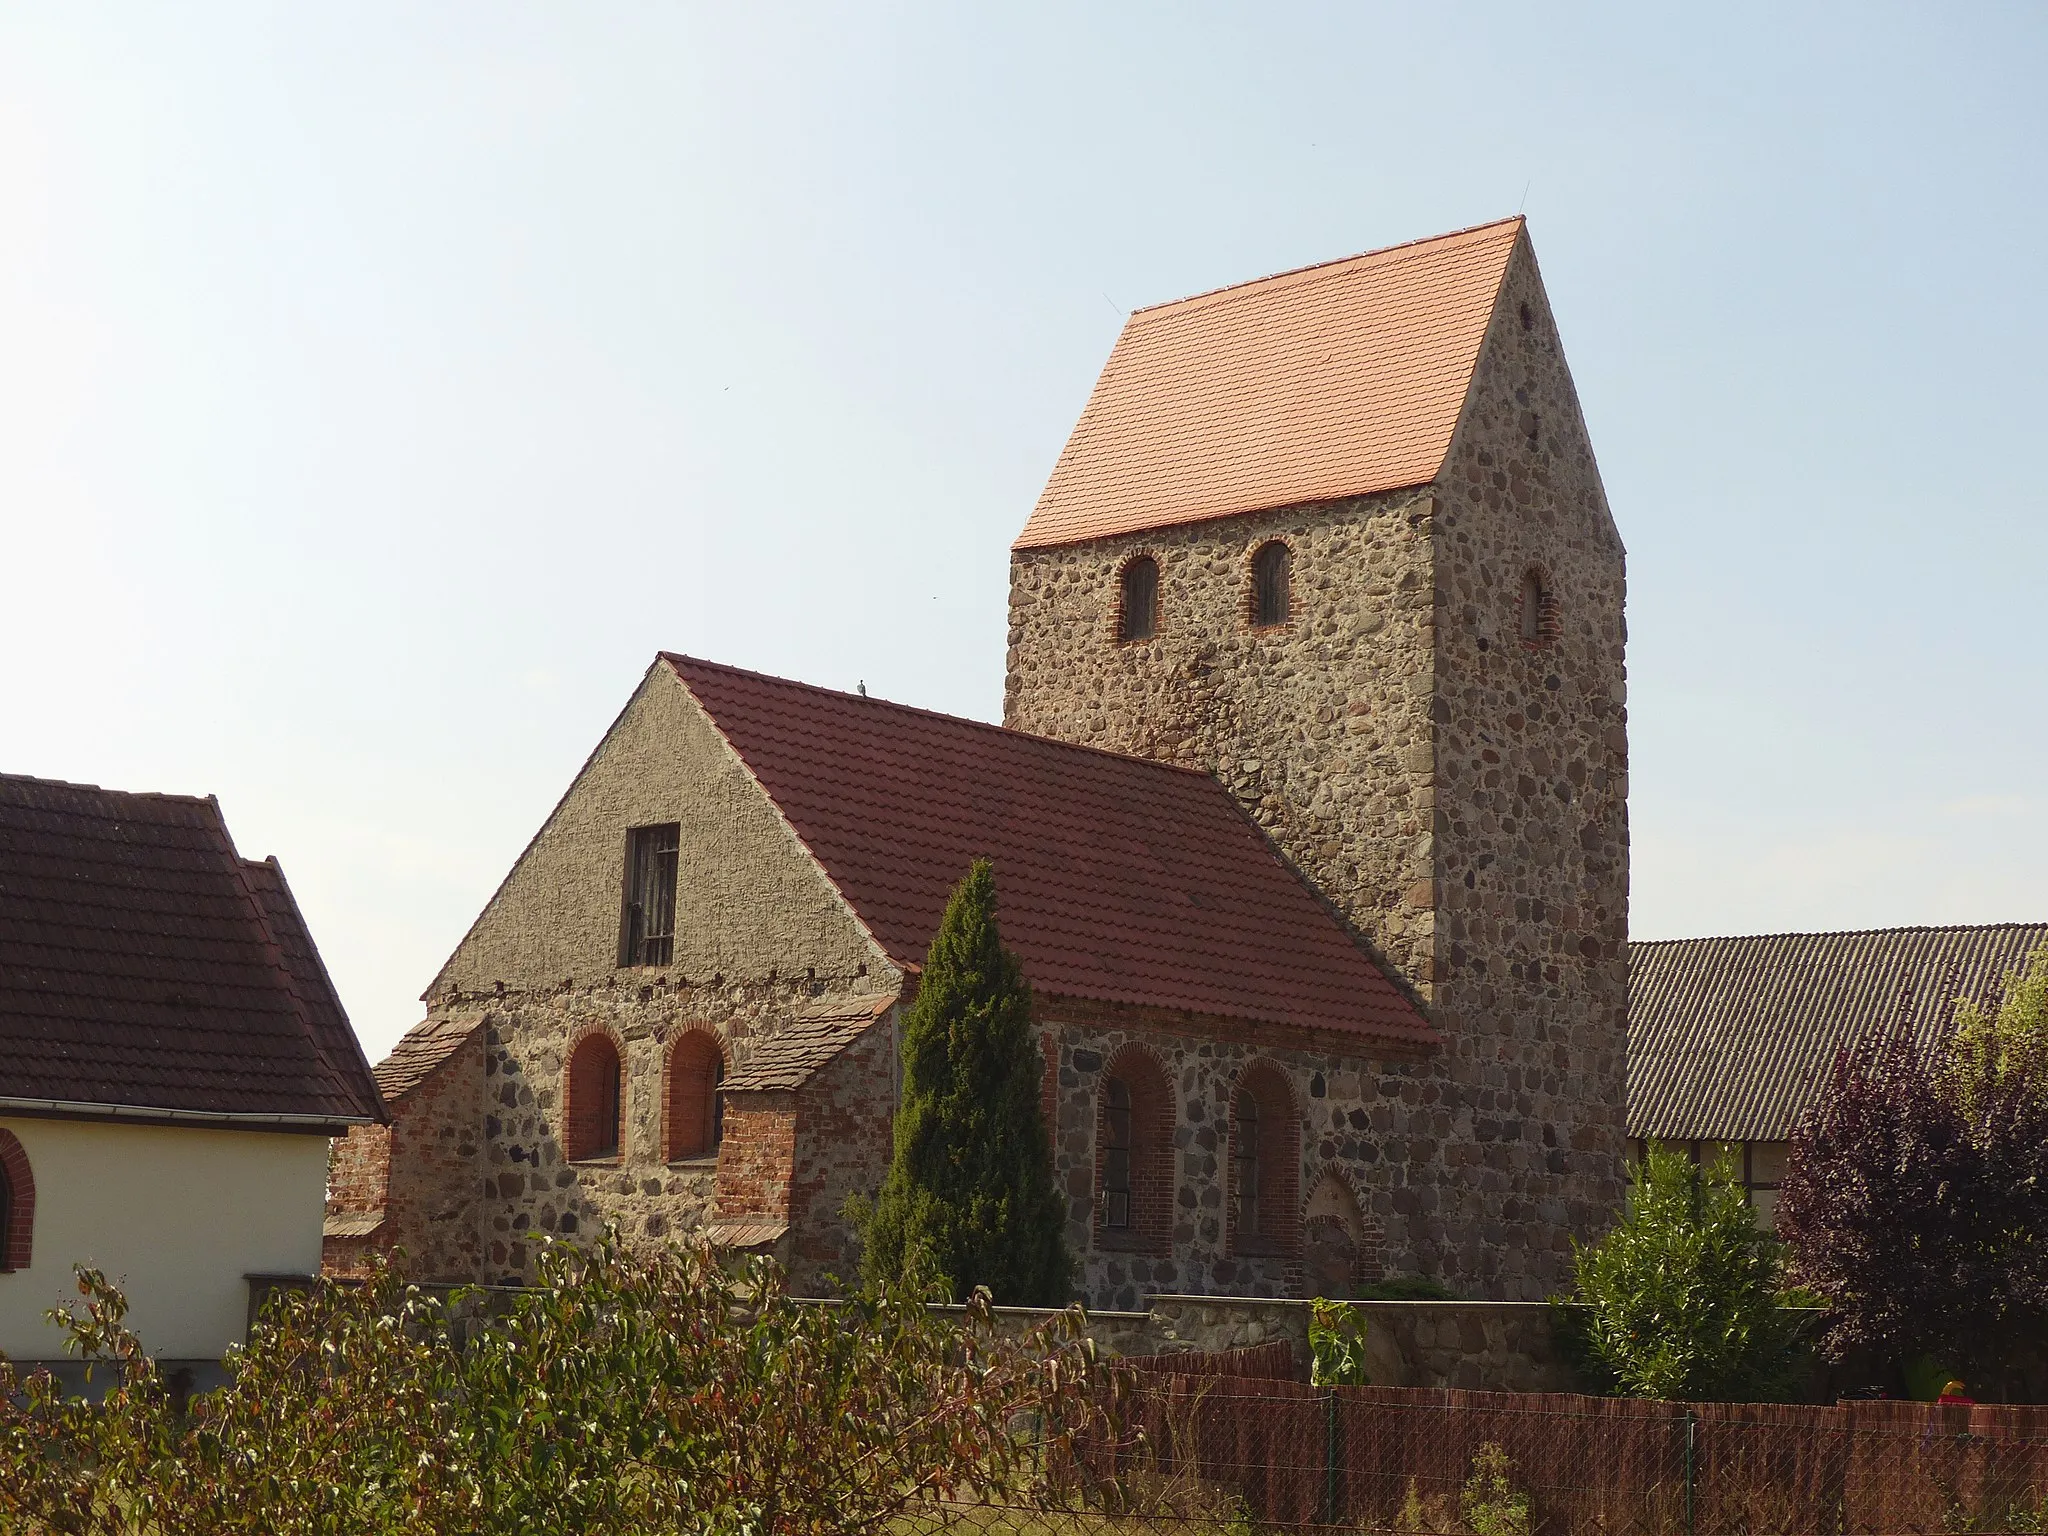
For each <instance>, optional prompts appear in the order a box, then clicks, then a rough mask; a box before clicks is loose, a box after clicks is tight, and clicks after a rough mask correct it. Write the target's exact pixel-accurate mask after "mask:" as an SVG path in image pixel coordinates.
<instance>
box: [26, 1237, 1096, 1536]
mask: <svg viewBox="0 0 2048 1536" xmlns="http://www.w3.org/2000/svg"><path fill="white" fill-rule="evenodd" d="M540 1270H541V1275H542V1279H543V1284H542V1285H541V1286H540V1287H538V1288H536V1289H535V1290H533V1291H530V1292H524V1293H519V1294H517V1295H515V1296H513V1297H511V1298H510V1299H509V1300H506V1299H505V1298H503V1297H502V1295H500V1296H496V1297H486V1296H483V1295H480V1294H479V1293H474V1292H472V1293H468V1294H467V1295H463V1294H461V1293H458V1295H457V1297H456V1299H455V1300H454V1301H453V1302H451V1303H450V1304H447V1305H444V1304H442V1303H441V1302H439V1301H437V1300H436V1299H434V1298H433V1297H431V1296H429V1295H427V1294H425V1293H423V1292H421V1291H419V1290H418V1289H416V1288H412V1287H408V1286H406V1285H404V1284H403V1283H401V1282H400V1281H399V1280H398V1279H396V1278H395V1277H394V1276H392V1275H391V1274H389V1273H388V1272H384V1273H379V1274H378V1275H376V1276H375V1277H374V1278H373V1279H372V1280H371V1281H370V1282H369V1283H368V1284H367V1285H364V1286H361V1287H353V1286H339V1285H322V1286H319V1287H316V1288H315V1289H314V1290H313V1291H311V1292H310V1293H308V1294H305V1295H300V1296H291V1297H283V1298H280V1299H279V1300H278V1301H277V1302H276V1303H274V1305H273V1307H272V1309H271V1311H270V1312H269V1314H268V1316H267V1317H266V1320H265V1321H264V1322H262V1323H260V1324H259V1325H258V1326H257V1328H256V1329H255V1330H254V1331H253V1333H252V1335H251V1339H250V1343H249V1345H248V1347H247V1349H246V1350H244V1351H242V1352H240V1353H239V1354H238V1355H237V1356H236V1357H235V1358H234V1360H233V1367H234V1369H233V1379H232V1382H231V1384H230V1385H229V1386H227V1387H225V1388H223V1389H222V1390H220V1391H219V1392H216V1393H210V1394H206V1395H204V1396H201V1397H199V1398H197V1399H195V1400H194V1401H193V1402H192V1404H191V1406H190V1409H189V1411H188V1412H185V1413H181V1412H180V1411H179V1410H178V1409H177V1408H176V1407H175V1406H174V1405H173V1403H172V1401H171V1398H170V1395H169V1393H168V1392H167V1391H166V1389H165V1384H164V1383H163V1381H162V1380H161V1379H160V1378H159V1377H158V1375H157V1373H156V1370H155V1367H154V1366H153V1365H152V1364H151V1363H150V1361H149V1360H148V1358H147V1356H145V1355H144V1354H143V1353H142V1351H141V1349H140V1347H139V1345H138V1344H137V1343H136V1341H135V1338H134V1336H133V1335H132V1334H130V1333H129V1332H128V1331H127V1330H126V1328H125V1326H124V1325H123V1315H124V1312H125V1304H124V1302H123V1301H122V1299H121V1296H120V1294H119V1292H118V1291H116V1290H115V1289H113V1288H112V1287H111V1286H109V1285H108V1284H107V1283H106V1281H105V1279H104V1277H102V1276H100V1275H99V1274H97V1273H94V1272H92V1271H81V1273H80V1288H81V1290H82V1292H83V1293H84V1294H85V1297H86V1302H85V1305H84V1306H83V1308H80V1309H73V1310H72V1311H70V1312H59V1313H53V1314H52V1316H53V1318H54V1319H59V1320H61V1321H62V1323H63V1325H64V1326H65V1327H66V1328H67V1329H68V1331H69V1333H70V1341H71V1343H72V1344H73V1345H75V1346H76V1347H78V1348H79V1349H80V1350H82V1351H83V1352H84V1353H85V1355H86V1356H87V1358H88V1360H90V1361H93V1362H95V1363H96V1366H97V1368H98V1369H101V1370H107V1369H109V1368H111V1370H112V1371H113V1372H114V1374H115V1377H116V1385H115V1387H114V1389H113V1390H112V1391H111V1392H110V1393H109V1394H108V1395H107V1397H106V1399H105V1400H104V1401H103V1402H102V1403H101V1404H99V1405H97V1406H92V1405H88V1404H85V1403H83V1402H80V1401H77V1400H67V1399H65V1397H64V1396H63V1394H62V1393H61V1392H60V1391H59V1390H58V1389H57V1387H56V1385H55V1384H54V1382H52V1381H51V1380H50V1378H49V1376H48V1374H47V1373H37V1375H35V1376H32V1377H30V1378H28V1379H26V1380H17V1379H16V1377H15V1375H14V1373H13V1370H12V1368H11V1367H10V1366H8V1365H6V1364H5V1362H4V1361H0V1529H5V1530H7V1531H10V1532H14V1531H24V1530H25V1531H29V1532H47V1533H72V1532H78V1533H84V1532H93V1533H107V1536H145V1533H147V1536H167V1533H171V1532H176V1533H178V1536H227V1533H236V1536H258V1533H262V1536H273V1533H274V1536H316V1533H317V1536H342V1533H350V1536H355V1533H362V1536H383V1533H398V1532H408V1533H415V1532H434V1533H436V1536H440V1533H463V1536H468V1533H475V1536H498V1533H506V1536H510V1533H514V1532H516V1533H519V1536H555V1533H560V1536H569V1533H572V1532H573V1533H577V1536H584V1533H591V1536H602V1533H616V1536H627V1533H631V1536H665V1533H671V1532H683V1531H689V1532H699V1533H709V1532H731V1533H735V1536H737V1533H739V1532H743V1531H744V1532H748V1533H761V1536H770V1533H778V1536H779V1533H824V1532H828V1531H829V1532H871V1531H881V1530H884V1529H887V1528H888V1527H889V1526H890V1525H891V1523H892V1522H894V1521H896V1520H898V1519H900V1518H901V1517H902V1516H903V1514H904V1513H905V1512H906V1511H907V1510H911V1509H913V1508H915V1507H916V1506H917V1505H919V1504H920V1503H921V1502H924V1501H927V1500H931V1499H936V1498H955V1497H975V1496H986V1495H991V1494H1008V1495H1012V1496H1018V1495H1030V1494H1032V1493H1033V1492H1034V1491H1041V1492H1042V1491H1044V1490H1045V1488H1046V1485H1047V1479H1048V1477H1049V1475H1050V1474H1049V1473H1048V1470H1047V1469H1048V1467H1055V1468H1071V1467H1073V1466H1074V1465H1075V1463H1074V1459H1073V1458H1072V1457H1071V1456H1070V1455H1063V1454H1061V1450H1062V1448H1063V1447H1067V1446H1070V1445H1071V1443H1072V1440H1073V1437H1074V1435H1075V1434H1076V1433H1078V1432H1080V1431H1081V1430H1082V1429H1083V1428H1085V1427H1086V1426H1087V1425H1088V1424H1089V1423H1091V1422H1093V1417H1092V1416H1093V1414H1094V1412H1095V1410H1094V1409H1093V1407H1092V1406H1091V1405H1092V1403H1093V1401H1094V1398H1093V1396H1092V1388H1091V1385H1090V1378H1091V1374H1092V1366H1091V1358H1092V1357H1091V1355H1090V1353H1089V1351H1088V1350H1087V1348H1086V1347H1085V1345H1082V1344H1080V1343H1078V1342H1077V1341H1078V1337H1079V1316H1078V1313H1071V1314H1067V1315H1066V1316H1065V1317H1063V1318H1062V1319H1060V1320H1058V1325H1057V1327H1056V1328H1055V1329H1054V1330H1053V1331H1052V1332H1051V1333H1048V1334H1045V1335H1042V1336H1040V1337H1036V1338H1030V1339H1025V1340H1018V1341H1011V1342H1006V1341H1004V1340H1001V1339H999V1338H997V1337H996V1335H995V1332H994V1329H993V1319H992V1318H991V1316H990V1313H989V1308H988V1300H987V1296H986V1293H977V1294H976V1295H975V1296H974V1297H973V1298H972V1299H971V1300H970V1301H969V1303H968V1306H967V1313H966V1321H965V1323H964V1324H962V1323H961V1322H959V1321H958V1320H957V1319H952V1318H941V1317H938V1316H935V1315H933V1314H932V1313H931V1312H930V1311H929V1309H928V1308H927V1307H925V1306H924V1305H923V1304H922V1298H920V1297H918V1296H916V1295H914V1294H912V1293H909V1292H903V1291H897V1292H884V1293H882V1294H879V1295H877V1296H873V1297H869V1298H866V1299H861V1300H856V1301H853V1302H850V1303H847V1304H845V1305H844V1306H843V1307H837V1308H827V1307H820V1306H816V1305H800V1304H797V1303H795V1302H793V1301H792V1300H791V1299H790V1297H789V1296H788V1295H787V1293H786V1291H785V1289H784V1287H783V1283H782V1279H781V1277H780V1275H779V1274H778V1273H777V1272H776V1271H775V1270H774V1268H773V1267H772V1266H770V1265H768V1264H766V1263H765V1262H759V1261H757V1262H755V1263H753V1264H751V1265H749V1266H748V1267H746V1268H744V1269H743V1270H741V1271H740V1272H738V1273H729V1272H727V1271H726V1270H724V1269H723V1268H721V1267H720V1265H719V1264H717V1263H716V1262H714V1261H713V1260H712V1258H711V1257H710V1256H709V1255H708V1254H707V1253H705V1252H702V1251H690V1252H677V1251H670V1252H667V1253H665V1254H662V1255H659V1256H656V1257H653V1258H637V1257H634V1256H632V1255H629V1254H628V1253H626V1252H624V1251H623V1250H621V1249H620V1248H619V1247H618V1246H617V1244H616V1243H615V1242H613V1241H612V1240H611V1239H609V1238H607V1239H606V1240H604V1241H603V1242H601V1243H599V1244H598V1245H596V1246H594V1247H593V1248H591V1249H588V1250H581V1249H577V1248H575V1247H572V1246H569V1245H565V1244H554V1243H549V1244H547V1245H546V1246H545V1247H544V1248H543V1251H542V1253H541V1256H540ZM487 1302H501V1303H503V1304H502V1305H497V1306H496V1307H495V1315H493V1307H492V1306H489V1305H486V1303H487ZM1027 1425H1028V1426H1029V1427H1030V1428H1031V1430H1032V1433H1031V1434H1030V1435H1028V1436H1027V1435H1021V1434H1019V1433H1018V1431H1019V1429H1020V1428H1022V1427H1024V1426H1027Z"/></svg>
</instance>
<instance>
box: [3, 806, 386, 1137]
mask: <svg viewBox="0 0 2048 1536" xmlns="http://www.w3.org/2000/svg"><path fill="white" fill-rule="evenodd" d="M0 1098H5V1099H10V1100H14V1101H17V1102H18V1103H22V1104H33V1105H39V1106H43V1107H51V1106H56V1107H58V1108H62V1107H65V1106H75V1105H89V1106H106V1107H118V1108H121V1109H124V1110H138V1111H152V1112H158V1113H162V1112H173V1113H181V1114H187V1115H196V1116H211V1115H221V1116H229V1115H232V1116H243V1117H253V1118H258V1119H277V1120H280V1121H283V1122H286V1123H291V1122H303V1123H308V1124H319V1123H327V1124H336V1125H338V1124H342V1123H348V1122H355V1121H363V1120H370V1119H375V1118H378V1117H379V1116H381V1114H382V1112H383V1111H382V1107H381V1105H380V1104H379V1103H378V1099H377V1090H376V1087H375V1085H374V1083H373V1082H372V1081H371V1077H370V1071H369V1068H368V1066H367V1065H366V1064H365V1063H364V1061H363V1057H362V1053H361V1050H360V1049H359V1048H358V1047H357V1046H356V1045H355V1041H354V1035H353V1033H352V1032H351V1031H350V1029H349V1027H348V1020H347V1016H346V1015H345V1014H344V1013H343V1011H342V1007H341V1003H340V1000H339V999H338V998H337V997H336V996H335V995H334V989H333V987H332V986H331V985H330V984H329V982H328V979H327V974H326V972H325V970H324V969H323V968H322V967H321V965H320V960H319V955H318V953H317V951H315V949H314V948H313V943H312V940H311V939H310V938H309V937H308V936H307V933H306V928H305V923H304V921H303V920H302V919H301V917H300V916H299V912H298V908H297V906H296V905H295V904H294V902H293V901H292V896H291V891H290V889H289V888H288V887H287V886H286V885H285V883H284V877H283V875H282V873H281V872H280V871H279V870H278V869H277V867H276V865H275V864H273V863H264V864H256V863H248V862H245V861H244V860H242V859H241V858H240V857H239V856H238V855H237V854H236V852H235V846H234V842H233V840H232V839H231V838H230V837H229V836H228V830H227V826H226V824H225V823H224V822H223V821H222V820H221V815H220V808H219V806H217V805H216V804H215V803H214V802H213V801H212V800H210V799H207V800H198V799H191V798H187V797H184V796H177V795H135V794H122V793H119V792H117V791H114V790H106V789H99V788H96V787H94V786H91V785H81V784H60V783H55V782H52V781H50V780H46V779H31V778H22V777H17V776H11V775H7V776H0Z"/></svg>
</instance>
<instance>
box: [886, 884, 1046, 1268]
mask: <svg viewBox="0 0 2048 1536" xmlns="http://www.w3.org/2000/svg"><path fill="white" fill-rule="evenodd" d="M1042 1070H1043V1065H1042V1063H1041V1061H1040V1060H1039V1057H1038V1054H1037V1052H1036V1051H1035V1050H1034V1049H1033V1048H1032V1041H1031V991H1030V988H1029V987H1028V986H1026V984H1025V981H1024V973H1023V971H1022V969H1021V968H1020V967H1019V966H1018V964H1017V957H1016V956H1015V955H1012V954H1011V953H1010V952H1009V951H1008V950H1007V949H1005V948H1003V941H1002V935H1001V933H1000V932H999V930H998V929H997V927H996V886H995V872H994V870H993V869H992V868H991V867H990V865H989V864H988V861H987V860H985V859H984V860H979V861H977V862H976V863H975V865H974V867H973V868H972V869H971V870H969V871H968V874H967V878H966V879H965V880H963V881H962V882H961V883H960V886H959V888H958V889H956V890H955V891H954V892H953V897H952V900H951V901H949V902H948V903H947V905H946V915H945V918H944V919H943V920H942V921H941V922H940V924H939V931H938V933H937V935H936V936H935V937H934V938H933V939H932V947H931V953H930V954H929V955H928V956H927V957H926V960H925V966H924V975H923V978H922V980H921V982H920V985H919V988H918V994H917V1002H916V1004H915V1005H914V1006H913V1007H912V1008H911V1010H910V1015H909V1018H908V1019H907V1020H906V1021H905V1023H904V1029H903V1104H902V1107H901V1109H899V1110H898V1112H897V1115H896V1131H895V1138H896V1145H895V1155H894V1157H893V1158H892V1160H891V1162H890V1165H889V1173H888V1176H887V1178H886V1179H885V1180H884V1181H883V1184H882V1190H881V1194H880V1195H879V1196H878V1197H877V1198H876V1200H875V1202H874V1204H873V1205H872V1206H871V1207H868V1208H865V1209H859V1208H856V1216H857V1219H858V1220H859V1222H860V1226H861V1234H862V1238H863V1244H864V1252H863V1257H862V1265H863V1269H864V1272H865V1273H866V1275H867V1277H868V1279H869V1280H870V1281H871V1282H877V1283H880V1282H904V1281H911V1282H915V1283H918V1284H924V1283H928V1282H935V1283H937V1284H940V1285H942V1286H945V1287H948V1288H949V1289H950V1292H951V1294H952V1295H955V1296H964V1295H966V1294H967V1293H968V1292H970V1291H971V1290H973V1289H974V1288H975V1287H976V1286H986V1287H987V1288H988V1289H989V1291H990V1292H991V1293H992V1294H993V1295H994V1297H995V1299H996V1300H997V1301H998V1302H1002V1303H1005V1304H1010V1305H1017V1306H1060V1305H1063V1304H1064V1303H1065V1302H1066V1301H1067V1300H1068V1298H1069V1297H1070V1296H1071V1294H1072V1289H1071V1276H1072V1273H1073V1261H1072V1259H1071V1257H1070V1256H1069V1255H1068V1253H1067V1246H1066V1211H1065V1204H1064V1202H1063V1201H1062V1200H1061V1199H1060V1196H1059V1192H1058V1191H1057V1190H1056V1189H1055V1188H1054V1186H1053V1178H1052V1151H1051V1147H1050V1145H1049V1143H1048V1141H1047V1139H1046V1131H1045V1121H1044V1118H1043V1116H1042V1114H1041V1112H1040V1109H1039V1102H1038V1096H1039V1082H1040V1077H1041V1073H1042Z"/></svg>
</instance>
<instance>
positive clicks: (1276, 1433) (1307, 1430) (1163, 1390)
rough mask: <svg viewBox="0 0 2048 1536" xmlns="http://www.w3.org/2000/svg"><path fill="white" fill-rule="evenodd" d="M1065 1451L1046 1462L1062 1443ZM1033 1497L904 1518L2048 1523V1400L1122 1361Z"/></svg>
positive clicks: (1666, 1527) (1810, 1531)
mask: <svg viewBox="0 0 2048 1536" xmlns="http://www.w3.org/2000/svg"><path fill="white" fill-rule="evenodd" d="M1055 1460H1057V1461H1060V1464H1059V1465H1053V1464H1052V1462H1053V1461H1055ZM1048 1473H1049V1478H1048V1490H1049V1491H1047V1492H1046V1493H1044V1494H1043V1495H1042V1496H1040V1497H1038V1498H1036V1499H1034V1500H1032V1501H1030V1503H1031V1506H1032V1507H1030V1508H1025V1507H1021V1506H1005V1507H995V1506H990V1505H985V1504H949V1505H936V1506H931V1507H929V1508H927V1509H924V1510H921V1511H920V1512H919V1513H918V1514H917V1515H916V1517H915V1518H914V1519H911V1520H909V1521H908V1522H906V1523H905V1524H904V1526H903V1529H904V1530H905V1531H908V1532H920V1533H921V1532H926V1531H939V1530H960V1531H981V1532H989V1533H991V1536H994V1533H1017V1536H1023V1533H1029V1532H1046V1533H1054V1532H1058V1533H1068V1532H1071V1533H1075V1536H1080V1533H1108V1532H1140V1531H1160V1532H1167V1531H1175V1532H1189V1531H1195V1530H1201V1531H1215V1532H1218V1533H1221V1532H1227V1531H1245V1530H1255V1529H1267V1528H1291V1529H1324V1530H1343V1531H1355V1532H1417V1533H1422V1532H1427V1533H1432V1536H1580V1533H1587V1536H1592V1533H1602V1536H1604V1533H1641V1536H1904V1533H1908V1532H1912V1533H1919V1532H1943V1533H1947V1532H1965V1531H1968V1532H1977V1531H2012V1532H2048V1408H2017V1407H1990V1406H1984V1407H1967V1406H1956V1407H1936V1406H1932V1405H1928V1404H1922V1403H1851V1404H1843V1405H1839V1406H1836V1407H1808V1406H1792V1405H1769V1404H1731V1403H1702V1404H1685V1403H1659V1402H1643V1401H1637V1400H1630V1399H1614V1398H1594V1397H1578V1396H1572V1395H1567V1394H1524V1393H1492V1392H1460V1391H1440V1390H1420V1389H1407V1388H1398V1387H1339V1388H1335V1389H1330V1388H1321V1387H1312V1386H1308V1385H1306V1384H1303V1383H1299V1382H1292V1381H1284V1380H1259V1379H1252V1378H1245V1377H1206V1378H1195V1377H1184V1376H1170V1375H1164V1374H1160V1373H1156V1372H1146V1373H1142V1374H1141V1373H1136V1372H1133V1373H1128V1374H1125V1375H1123V1376H1122V1378H1121V1380H1120V1383H1119V1389H1118V1392H1117V1395H1116V1401H1115V1403H1114V1404H1113V1406H1112V1407H1111V1408H1110V1411H1109V1413H1108V1415H1107V1416H1106V1420H1105V1423H1104V1425H1103V1427H1102V1428H1101V1429H1100V1430H1099V1432H1098V1433H1096V1434H1095V1435H1093V1436H1091V1437H1090V1438H1089V1439H1088V1440H1087V1441H1086V1442H1085V1443H1083V1444H1081V1445H1078V1446H1076V1447H1073V1448H1072V1450H1071V1453H1070V1454H1069V1455H1068V1456H1067V1457H1066V1458H1064V1460H1062V1459H1060V1458H1051V1459H1049V1463H1048Z"/></svg>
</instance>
